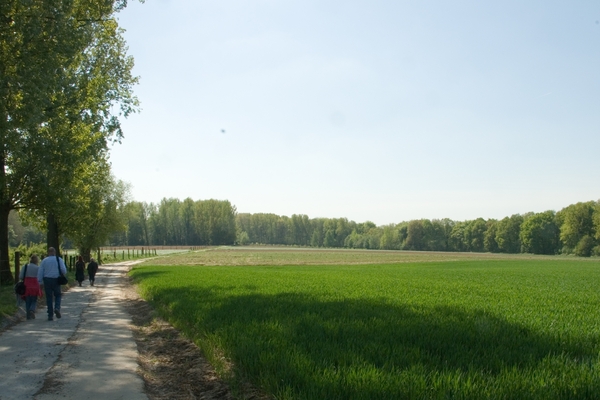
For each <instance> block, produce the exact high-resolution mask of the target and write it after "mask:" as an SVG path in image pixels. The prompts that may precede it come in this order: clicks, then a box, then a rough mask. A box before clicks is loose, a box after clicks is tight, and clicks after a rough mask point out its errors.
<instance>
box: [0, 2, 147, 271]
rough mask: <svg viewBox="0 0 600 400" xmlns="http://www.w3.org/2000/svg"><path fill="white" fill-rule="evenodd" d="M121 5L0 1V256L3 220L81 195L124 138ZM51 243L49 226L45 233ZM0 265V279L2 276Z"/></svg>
mask: <svg viewBox="0 0 600 400" xmlns="http://www.w3.org/2000/svg"><path fill="white" fill-rule="evenodd" d="M125 4H126V2H124V1H120V0H118V1H103V2H98V1H92V0H80V1H62V0H31V1H26V2H24V1H22V0H5V1H2V2H0V18H1V19H2V21H1V23H0V143H1V145H2V146H1V149H0V253H6V252H7V251H8V245H9V243H8V235H9V229H8V222H7V219H8V214H9V212H10V210H13V209H27V210H29V211H30V212H32V213H33V214H37V217H38V219H39V220H43V219H45V217H46V215H52V218H51V221H52V224H51V225H53V224H54V222H55V221H56V222H57V223H58V225H60V227H65V226H68V225H69V221H67V220H65V218H64V213H68V210H69V209H70V207H71V205H72V204H73V203H75V204H76V203H77V202H78V200H79V199H80V197H79V196H78V194H79V192H80V191H79V189H80V188H81V185H82V184H83V183H82V182H85V178H86V177H88V175H86V174H83V173H82V171H83V170H84V169H85V166H86V165H88V163H89V162H90V160H92V159H93V157H97V158H100V159H104V157H105V156H106V152H107V151H108V147H107V142H109V141H111V140H120V138H121V137H122V133H121V129H120V124H119V117H121V116H124V117H126V116H127V115H128V114H129V113H131V112H134V111H135V110H136V109H137V100H136V99H135V97H134V96H133V94H132V86H133V85H134V84H135V83H136V82H137V79H136V78H134V77H133V76H132V75H131V69H132V67H133V60H132V59H131V57H128V56H127V55H126V50H127V48H126V45H125V41H124V40H123V38H122V36H121V31H120V30H119V28H118V23H117V20H116V17H115V13H116V12H117V11H118V10H120V9H122V8H123V7H124V6H125ZM51 228H52V232H54V233H55V235H54V236H55V237H56V239H57V240H58V237H59V230H58V229H55V228H57V226H51ZM10 275H11V274H10V269H9V265H8V264H7V259H6V258H4V257H3V258H1V259H0V280H6V281H8V280H9V278H11V276H10Z"/></svg>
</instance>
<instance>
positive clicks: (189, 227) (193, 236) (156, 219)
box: [110, 198, 236, 246]
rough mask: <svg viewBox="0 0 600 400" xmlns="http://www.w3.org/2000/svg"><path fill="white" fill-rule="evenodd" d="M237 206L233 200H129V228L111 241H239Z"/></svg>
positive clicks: (125, 217)
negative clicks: (151, 201)
mask: <svg viewBox="0 0 600 400" xmlns="http://www.w3.org/2000/svg"><path fill="white" fill-rule="evenodd" d="M235 218H236V209H235V207H234V206H232V205H231V203H230V202H229V201H226V200H225V201H221V200H198V201H194V200H192V199H190V198H187V199H185V200H183V201H180V200H178V199H173V198H170V199H166V198H165V199H163V200H162V201H161V202H160V203H159V204H152V203H150V204H148V203H142V202H135V201H134V202H130V203H127V204H126V205H125V206H124V207H123V209H122V219H123V222H124V225H125V227H126V229H124V230H123V231H122V232H120V233H117V234H115V235H113V236H112V238H111V241H110V244H111V245H117V246H118V245H129V246H139V245H172V246H174V245H190V246H202V245H220V244H233V243H235V241H236V220H235Z"/></svg>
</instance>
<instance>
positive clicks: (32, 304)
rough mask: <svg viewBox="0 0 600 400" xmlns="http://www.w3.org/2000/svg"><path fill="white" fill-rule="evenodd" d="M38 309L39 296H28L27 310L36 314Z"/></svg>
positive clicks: (26, 300)
mask: <svg viewBox="0 0 600 400" xmlns="http://www.w3.org/2000/svg"><path fill="white" fill-rule="evenodd" d="M36 308H37V296H26V297H25V310H26V311H27V312H28V313H29V311H33V312H35V309H36Z"/></svg>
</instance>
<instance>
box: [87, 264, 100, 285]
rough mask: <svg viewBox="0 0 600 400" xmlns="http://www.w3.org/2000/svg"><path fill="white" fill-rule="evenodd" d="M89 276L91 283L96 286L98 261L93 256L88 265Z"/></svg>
mask: <svg viewBox="0 0 600 400" xmlns="http://www.w3.org/2000/svg"><path fill="white" fill-rule="evenodd" d="M87 271H88V277H89V278H90V285H92V286H94V281H95V280H96V272H98V263H97V262H96V260H94V259H93V258H90V263H89V264H88V266H87Z"/></svg>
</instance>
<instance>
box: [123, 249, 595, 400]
mask: <svg viewBox="0 0 600 400" xmlns="http://www.w3.org/2000/svg"><path fill="white" fill-rule="evenodd" d="M251 253H256V257H257V259H256V260H255V261H256V264H255V263H253V262H250V264H254V265H249V266H248V265H247V266H244V265H241V264H240V261H242V260H244V259H246V260H251V258H252V255H251ZM361 253H369V255H371V256H372V257H373V258H372V261H373V263H369V264H362V260H363V258H362V257H363V255H362V254H361ZM394 253H397V254H396V255H394ZM390 254H392V255H390ZM445 256H446V257H445V258H444V255H442V254H439V255H435V256H434V257H430V255H429V254H426V253H406V252H389V253H384V252H356V251H337V252H336V251H320V252H315V251H309V250H300V251H294V250H285V251H272V252H270V251H244V250H242V251H235V250H228V249H219V250H213V251H202V252H196V253H187V254H182V255H175V256H171V257H168V258H156V259H154V260H152V261H151V263H152V264H155V265H150V264H149V262H146V263H144V264H142V265H140V266H138V267H135V268H134V269H133V270H132V272H131V275H132V277H133V279H134V281H135V282H136V283H137V284H138V285H139V290H140V292H141V294H142V296H143V297H144V298H145V299H147V300H148V301H150V302H151V304H152V305H153V306H154V307H155V308H156V309H157V310H158V312H159V313H160V315H161V317H163V318H164V319H166V320H168V321H169V322H171V323H172V324H173V325H174V326H175V327H176V328H178V329H180V330H181V331H182V332H184V333H185V334H186V335H187V336H188V337H190V338H191V339H192V340H194V341H195V342H196V343H197V344H198V345H199V346H200V347H201V348H202V350H203V351H204V352H205V354H206V355H207V357H208V358H209V360H210V362H211V363H212V364H213V365H215V367H216V368H217V370H218V371H219V373H220V374H221V375H222V376H224V377H226V378H228V379H230V380H231V381H232V382H233V383H234V387H235V383H236V382H237V383H240V384H241V382H243V381H250V382H251V383H253V384H254V385H256V386H257V387H259V388H260V389H262V390H264V391H266V392H267V393H270V394H271V395H273V396H275V397H276V398H281V399H322V398H345V399H372V398H378V399H386V398H388V399H402V398H405V399H412V398H465V399H479V398H533V399H562V398H583V399H585V398H590V399H591V398H595V397H596V396H597V393H598V391H599V390H600V360H599V359H598V354H599V352H600V323H599V322H598V321H600V310H598V307H597V304H598V302H599V301H600V268H599V267H600V263H599V262H598V261H596V260H594V259H576V258H550V257H548V258H543V257H531V256H530V257H526V256H503V255H496V256H495V257H490V256H487V257H486V256H484V257H481V258H478V257H474V256H473V255H471V254H464V255H462V254H453V253H447V254H446V255H445ZM353 257H356V261H357V262H359V263H352V261H351V260H352V258H353ZM380 257H381V258H380ZM336 258H337V260H338V262H337V263H336ZM320 260H322V261H324V262H323V263H322V264H319V261H320ZM384 260H385V261H384ZM156 264H162V265H156ZM166 264H168V265H166ZM198 264H205V265H198ZM227 264H230V265H227ZM289 264H294V265H289Z"/></svg>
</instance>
